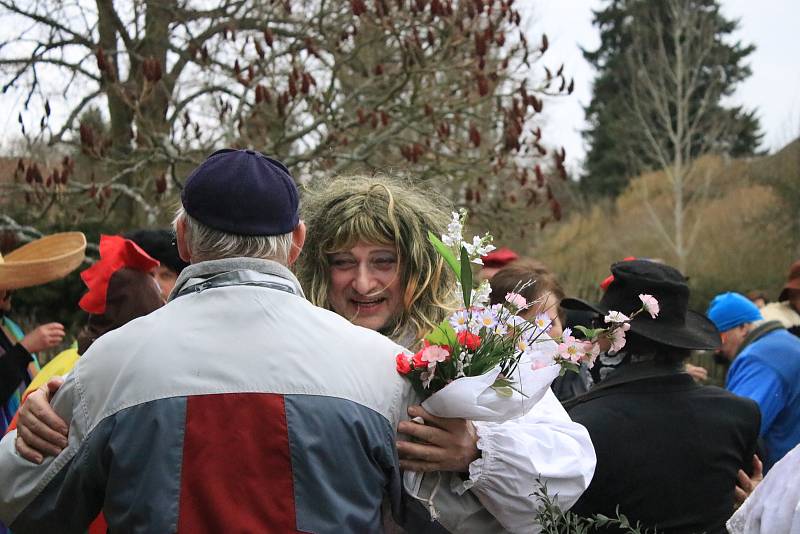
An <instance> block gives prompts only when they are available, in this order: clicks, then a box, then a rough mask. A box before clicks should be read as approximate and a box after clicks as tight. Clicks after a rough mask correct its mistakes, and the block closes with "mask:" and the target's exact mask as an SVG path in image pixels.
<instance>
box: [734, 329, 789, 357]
mask: <svg viewBox="0 0 800 534" xmlns="http://www.w3.org/2000/svg"><path fill="white" fill-rule="evenodd" d="M783 328H785V327H784V326H783V323H782V322H780V321H767V322H765V323H761V324H760V325H758V326H757V327H755V328H754V329H753V330H751V331H750V333H749V334H747V336H745V338H744V341H742V345H741V346H740V347H739V350H737V351H736V356H738V355H739V354H741V353H742V351H743V350H744V349H745V347H747V346H748V345H750V344H751V343H753V342H754V341H756V340H758V339H760V338H762V337H764V336H765V335H767V334H769V333H770V332H774V331H775V330H782V329H783ZM734 358H735V357H734Z"/></svg>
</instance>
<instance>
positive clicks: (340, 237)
mask: <svg viewBox="0 0 800 534" xmlns="http://www.w3.org/2000/svg"><path fill="white" fill-rule="evenodd" d="M449 207H450V203H449V202H448V201H447V200H445V199H444V198H443V197H442V196H441V195H439V194H436V193H434V192H433V191H430V190H425V189H422V188H420V187H418V186H415V185H413V184H412V183H411V182H410V181H406V180H404V179H401V178H396V177H389V176H384V175H378V176H345V177H339V178H334V179H328V180H318V181H316V182H315V183H314V182H312V184H311V185H310V186H308V187H307V188H306V190H305V191H304V195H303V198H302V214H303V220H304V221H305V223H306V226H307V228H308V235H307V237H306V243H305V246H304V247H303V253H302V254H301V255H300V259H299V260H298V262H297V276H298V278H299V280H300V283H301V284H302V286H303V288H304V290H305V292H306V296H307V297H308V298H309V299H310V300H311V302H313V303H314V304H316V305H317V306H321V307H323V308H327V309H331V307H330V302H329V299H328V291H329V285H330V263H329V255H330V254H332V253H335V252H342V251H346V250H349V249H350V248H352V247H353V246H355V245H356V244H357V243H358V242H359V241H363V242H366V243H370V244H375V245H388V246H393V247H394V248H395V249H396V251H397V257H398V267H399V269H398V274H399V276H400V277H401V278H402V280H401V282H402V287H403V308H402V310H401V312H400V314H399V316H397V317H395V318H394V320H393V322H392V324H390V325H387V326H388V327H389V331H388V332H384V333H385V334H387V335H389V336H390V337H393V338H395V340H397V338H398V337H400V336H403V337H405V336H408V335H409V334H413V335H414V336H415V337H414V340H413V341H418V340H419V339H421V338H422V336H423V335H424V334H425V332H426V331H428V330H429V329H431V328H432V327H434V326H435V325H437V324H438V323H439V322H441V321H442V319H444V317H445V316H446V315H447V313H448V312H449V310H450V309H451V305H452V298H453V295H454V291H455V282H456V281H455V276H454V275H453V274H452V272H450V270H449V269H447V268H446V266H445V265H444V262H443V261H442V259H441V257H440V256H439V255H438V254H437V252H436V250H435V249H434V248H433V246H432V245H431V244H430V242H429V241H428V231H431V232H433V233H434V234H436V235H441V234H442V233H444V232H445V231H446V228H447V224H448V222H449V219H450V215H449ZM404 341H407V340H404Z"/></svg>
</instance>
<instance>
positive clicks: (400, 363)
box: [397, 352, 411, 375]
mask: <svg viewBox="0 0 800 534" xmlns="http://www.w3.org/2000/svg"><path fill="white" fill-rule="evenodd" d="M397 372H398V373H400V374H401V375H407V374H408V373H410V372H411V363H410V362H409V361H408V356H406V355H405V354H404V353H402V352H401V353H400V354H398V355H397Z"/></svg>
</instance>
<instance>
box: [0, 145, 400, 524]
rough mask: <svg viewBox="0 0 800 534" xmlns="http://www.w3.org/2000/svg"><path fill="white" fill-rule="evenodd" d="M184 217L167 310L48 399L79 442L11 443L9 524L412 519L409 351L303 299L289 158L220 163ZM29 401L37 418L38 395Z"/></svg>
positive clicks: (0, 494) (236, 155) (129, 331)
mask: <svg viewBox="0 0 800 534" xmlns="http://www.w3.org/2000/svg"><path fill="white" fill-rule="evenodd" d="M181 202H182V209H181V210H180V212H179V213H178V215H177V217H176V220H175V228H176V235H177V242H178V249H179V250H180V253H181V257H182V258H184V259H185V260H187V261H189V262H190V263H191V265H190V266H189V267H187V268H186V269H184V271H183V272H182V273H181V275H180V277H179V278H178V281H177V284H176V285H175V288H174V289H173V291H172V294H171V300H170V301H169V302H168V303H167V304H166V305H165V306H163V307H162V308H160V309H158V310H156V311H155V312H153V313H150V314H149V315H147V316H145V317H140V318H138V319H136V320H134V321H131V322H129V323H128V324H126V325H124V326H121V327H119V328H117V329H116V330H113V331H111V332H108V333H106V334H105V335H103V336H102V337H100V338H99V339H98V340H96V341H95V342H94V343H93V344H92V346H91V347H90V348H89V350H88V351H87V352H86V353H85V354H84V355H82V356H81V358H80V359H79V360H78V362H77V364H76V365H75V368H74V370H73V371H72V372H71V373H70V374H69V375H68V376H67V378H66V380H65V382H64V384H63V386H61V388H60V389H59V390H58V392H57V393H56V394H55V396H54V397H53V399H52V407H53V409H54V410H55V412H56V413H57V414H58V415H59V416H60V417H61V418H63V419H64V420H65V421H66V423H67V424H68V426H69V431H68V446H67V448H66V449H64V450H63V451H61V453H60V454H59V455H58V456H56V457H55V458H45V459H44V461H43V462H42V463H41V464H40V465H37V464H34V463H31V462H29V461H27V460H25V459H24V458H22V457H20V456H19V455H18V454H17V451H16V450H15V447H14V441H19V439H18V433H17V432H16V431H12V432H11V433H9V434H7V435H6V436H5V437H4V438H3V440H2V441H0V480H3V484H2V485H0V519H2V520H3V521H6V522H7V524H9V525H10V527H11V528H12V530H13V531H14V532H15V533H16V534H24V533H25V532H62V533H70V532H81V531H82V530H83V529H85V528H86V526H87V525H88V523H89V521H91V520H92V519H93V518H94V517H95V516H96V514H97V513H98V512H99V511H100V510H101V509H102V511H103V513H104V515H105V519H106V521H107V522H108V527H109V531H111V532H134V531H137V532H138V531H141V532H185V533H194V532H229V531H242V532H243V531H247V532H296V531H303V532H342V531H348V532H377V531H379V530H380V528H381V515H382V514H381V505H382V502H383V500H384V499H388V500H389V501H390V502H391V505H392V506H391V508H392V510H393V511H395V512H398V513H399V511H400V509H401V507H400V497H401V494H400V485H401V482H400V471H399V465H398V461H397V451H396V447H395V442H394V436H395V433H394V431H395V428H396V426H397V424H398V422H399V420H400V418H401V417H402V416H403V415H404V412H405V409H406V407H407V406H408V404H409V402H410V392H411V389H410V386H409V384H408V383H407V381H405V380H404V379H403V378H402V377H400V376H399V375H398V373H397V371H396V369H395V355H396V354H397V353H398V352H400V351H402V350H403V348H402V347H400V346H399V345H397V344H395V343H393V342H391V341H390V340H389V339H387V338H386V337H384V336H381V335H379V334H378V333H376V332H373V331H370V330H367V329H364V328H358V327H356V326H354V325H352V324H351V323H350V322H348V321H347V320H345V319H344V318H342V317H340V316H339V315H337V314H335V313H331V312H329V311H327V310H323V309H320V308H318V307H316V306H313V305H312V304H310V303H309V302H308V301H307V300H305V299H304V298H303V292H302V290H301V289H300V284H299V283H298V282H297V280H296V278H295V277H294V275H293V274H292V273H291V272H290V271H289V269H288V266H289V265H291V264H292V263H294V261H295V260H296V259H297V256H298V255H299V254H300V251H301V249H302V246H303V242H304V240H305V224H304V223H303V222H302V221H301V220H300V218H299V210H298V206H299V201H298V193H297V189H296V187H295V184H294V180H293V179H292V177H291V175H290V174H289V171H288V170H287V169H286V167H285V166H283V164H281V163H280V162H279V161H277V160H274V159H271V158H267V157H266V156H264V155H262V154H259V153H257V152H254V151H252V150H222V151H218V152H215V153H214V154H212V155H211V156H210V157H209V158H208V159H207V160H206V161H205V162H204V163H202V164H201V165H200V166H199V167H198V168H197V169H195V170H194V172H192V174H191V175H190V176H189V177H188V179H187V180H186V185H185V187H184V189H183V191H182V193H181ZM41 395H46V391H43V389H39V390H37V391H35V392H33V393H32V394H31V395H30V396H29V399H28V401H27V402H26V403H25V405H26V406H27V405H28V404H30V403H31V401H33V400H34V399H35V398H38V396H41Z"/></svg>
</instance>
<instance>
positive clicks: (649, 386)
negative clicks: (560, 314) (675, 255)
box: [561, 260, 760, 533]
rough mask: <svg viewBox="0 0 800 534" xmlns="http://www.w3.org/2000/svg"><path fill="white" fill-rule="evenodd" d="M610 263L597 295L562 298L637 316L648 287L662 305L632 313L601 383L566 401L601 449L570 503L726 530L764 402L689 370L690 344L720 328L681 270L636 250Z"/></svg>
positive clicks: (673, 529) (597, 370)
mask: <svg viewBox="0 0 800 534" xmlns="http://www.w3.org/2000/svg"><path fill="white" fill-rule="evenodd" d="M611 272H612V274H613V276H614V278H613V280H612V282H611V283H610V284H609V286H608V289H607V290H606V292H605V294H604V295H603V297H602V299H601V301H600V303H598V304H591V303H588V302H585V301H582V300H578V299H569V298H568V299H564V300H562V301H561V305H562V306H563V307H566V308H578V309H584V310H589V311H592V312H594V313H596V314H598V316H600V317H603V316H606V315H607V314H608V313H609V311H610V310H615V311H619V312H622V313H623V314H625V315H627V316H630V315H631V314H632V313H633V312H635V311H636V310H638V309H640V308H641V307H642V305H643V303H646V302H647V301H648V300H649V299H648V296H649V297H654V298H655V299H656V301H657V303H658V307H659V308H660V312H658V313H656V311H657V310H654V309H651V310H650V311H651V312H653V313H640V314H639V315H637V316H636V317H634V318H633V320H632V321H631V322H630V329H629V330H628V331H627V332H625V334H626V336H627V342H626V344H625V346H624V347H623V348H622V350H621V351H620V352H618V353H616V357H614V358H606V359H604V360H601V359H599V358H598V360H597V361H596V362H595V366H594V367H593V368H592V374H593V377H594V379H595V385H594V387H593V388H592V389H591V390H590V391H589V392H588V393H586V394H584V395H582V396H580V397H576V398H574V399H572V400H571V401H568V402H567V403H565V406H566V408H567V411H568V412H569V414H570V416H571V417H572V418H573V420H574V421H576V422H579V423H581V424H583V425H584V426H586V428H587V429H588V430H589V434H590V435H591V437H592V442H593V443H594V446H595V450H596V452H597V470H596V472H595V475H594V478H593V479H592V483H591V484H590V485H589V489H587V490H586V492H585V493H584V494H583V496H582V497H581V498H580V499H579V500H578V502H577V503H576V504H575V506H574V508H573V510H574V511H575V512H576V513H578V514H580V515H583V516H590V515H592V514H605V515H608V516H614V515H615V513H616V510H617V509H618V510H619V513H621V514H624V515H625V516H627V517H628V519H630V520H631V522H632V523H633V522H635V521H639V522H641V523H642V525H643V526H644V527H646V528H657V529H658V532H664V533H685V532H708V533H718V532H724V528H725V521H727V519H728V518H729V517H730V515H731V511H732V509H733V505H734V489H735V487H736V480H737V474H738V471H739V470H740V469H747V470H749V469H750V466H751V465H752V458H753V454H754V453H755V450H756V444H757V441H758V426H759V421H760V417H759V410H758V405H757V404H756V403H755V402H753V401H752V400H750V399H747V398H745V397H739V396H736V395H733V394H732V393H730V392H728V391H725V390H723V389H721V388H716V387H712V386H701V385H699V384H696V383H695V382H694V380H693V379H692V378H691V377H690V376H689V375H688V374H687V373H686V372H684V369H683V362H684V360H685V359H686V358H688V357H689V354H690V352H691V351H692V350H712V349H716V348H718V347H719V345H720V337H719V333H718V332H717V329H716V328H714V325H713V324H712V323H711V321H709V320H708V319H707V318H706V317H705V316H703V315H702V314H699V313H695V312H694V311H691V310H689V309H688V302H689V286H688V285H687V283H686V278H685V277H684V276H683V275H682V274H681V273H680V272H679V271H677V270H676V269H674V268H672V267H669V266H667V265H663V264H659V263H654V262H650V261H643V260H631V261H625V262H620V263H616V264H614V265H612V266H611ZM654 315H655V317H654ZM601 320H602V319H601Z"/></svg>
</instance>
